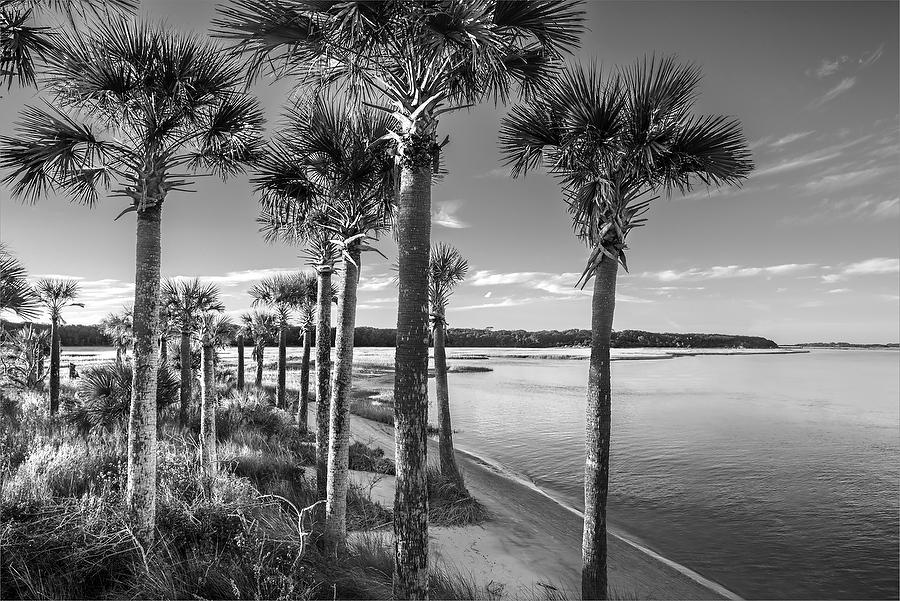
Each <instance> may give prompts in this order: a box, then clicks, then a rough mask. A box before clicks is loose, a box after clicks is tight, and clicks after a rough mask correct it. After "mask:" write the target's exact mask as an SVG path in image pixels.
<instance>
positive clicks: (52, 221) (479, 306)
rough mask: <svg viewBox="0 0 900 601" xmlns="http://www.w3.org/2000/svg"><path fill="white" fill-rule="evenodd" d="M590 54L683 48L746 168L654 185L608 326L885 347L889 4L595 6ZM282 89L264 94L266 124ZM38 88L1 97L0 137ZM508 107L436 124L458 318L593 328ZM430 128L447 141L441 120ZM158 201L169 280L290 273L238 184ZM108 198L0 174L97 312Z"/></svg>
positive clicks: (892, 125) (1, 194)
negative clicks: (518, 157) (517, 168)
mask: <svg viewBox="0 0 900 601" xmlns="http://www.w3.org/2000/svg"><path fill="white" fill-rule="evenodd" d="M142 5H143V7H142V12H143V13H145V14H146V15H149V16H150V17H152V18H154V19H165V20H166V21H167V22H168V23H170V24H172V26H177V27H184V28H194V29H198V30H205V29H206V28H207V26H208V22H209V19H210V17H211V16H212V14H213V7H214V3H213V2H206V1H205V0H193V1H192V2H182V1H180V0H168V1H163V0H158V1H152V0H143V2H142ZM588 25H589V27H590V32H589V33H588V34H586V35H585V36H584V40H583V48H582V50H581V51H580V52H579V57H580V58H582V59H591V58H596V59H598V60H600V61H601V62H602V64H603V65H604V67H607V66H612V65H615V64H621V63H624V62H630V61H632V60H634V59H635V58H636V57H640V56H643V55H644V54H647V53H652V52H656V53H658V54H670V53H675V54H677V55H679V57H681V58H682V59H683V60H685V61H694V62H696V63H698V64H699V65H700V66H702V68H703V72H704V80H703V83H702V95H701V98H700V100H699V102H698V105H697V109H698V111H701V112H713V113H726V114H729V115H734V116H736V117H738V118H740V120H741V121H742V122H743V124H744V131H745V134H746V136H747V139H748V140H749V141H750V142H751V145H752V148H753V154H754V160H755V162H756V165H757V170H756V172H755V173H754V174H753V175H752V176H751V178H750V179H749V180H748V181H747V183H746V185H745V186H744V187H743V188H741V189H729V190H721V191H715V190H713V191H706V190H698V191H696V192H694V193H692V194H690V195H688V196H687V197H673V198H671V199H665V198H664V199H661V200H659V201H658V202H657V203H656V205H655V206H654V207H653V209H652V211H651V213H650V215H649V217H650V222H649V224H648V225H647V226H646V227H644V228H642V229H641V230H637V231H635V232H634V233H633V234H632V236H631V237H630V246H631V251H630V255H629V266H630V268H631V273H630V274H622V276H621V277H620V281H619V296H618V304H617V307H616V322H615V327H616V329H625V328H636V329H645V330H653V331H674V332H697V331H700V332H721V333H735V334H756V335H762V336H766V337H769V338H772V339H774V340H776V341H777V342H779V343H785V344H787V343H792V342H800V341H812V340H826V341H827V340H848V341H857V342H895V341H897V340H898V337H900V336H898V334H900V321H898V319H900V317H898V313H900V312H898V308H900V300H898V298H900V297H898V292H900V276H898V271H900V260H898V257H900V237H898V236H900V234H898V232H900V229H898V224H900V223H898V222H900V199H898V192H900V186H898V183H900V182H898V174H900V166H898V158H900V133H898V101H900V99H898V72H900V65H898V4H897V3H896V2H881V3H863V2H852V3H846V4H844V3H838V2H820V3H817V2H799V3H786V2H778V3H764V2H748V3H739V2H593V3H590V5H589V22H588ZM287 89H288V88H287V86H286V85H285V84H283V83H279V84H274V85H264V86H260V87H258V88H257V90H256V92H257V93H258V94H259V96H260V98H261V99H262V101H263V103H264V104H265V106H266V108H267V110H268V112H269V115H270V127H276V126H277V121H278V115H279V111H280V106H281V105H282V103H283V102H284V100H285V98H286V91H287ZM36 101H38V97H37V96H36V94H35V93H34V92H33V91H18V92H17V91H12V92H10V93H4V96H3V98H2V100H0V131H2V132H3V133H8V132H9V131H11V127H12V122H13V121H15V119H16V114H17V112H18V111H19V110H20V109H21V107H22V106H24V105H25V104H26V103H33V102H36ZM503 114H504V109H503V107H499V108H495V107H494V106H492V105H486V106H482V107H479V108H478V109H476V110H473V111H471V112H468V113H464V114H458V115H454V116H453V117H450V118H447V119H445V120H444V121H443V122H442V130H443V132H446V133H448V134H450V140H451V142H450V145H449V146H448V147H446V164H447V167H448V168H449V170H450V175H449V176H448V177H447V178H446V179H445V180H444V181H443V182H442V183H441V184H440V185H438V186H437V187H436V188H435V189H434V192H433V202H434V210H433V215H434V218H433V229H432V236H433V239H434V240H442V241H445V242H448V243H451V244H454V245H456V246H457V247H458V248H459V249H460V250H461V252H462V253H463V254H464V255H465V256H467V257H468V259H469V264H470V267H471V269H470V274H469V278H468V280H467V281H466V283H465V284H463V285H462V286H461V287H460V288H459V289H458V291H457V292H456V294H455V296H454V297H453V299H452V307H451V309H450V312H449V315H448V318H449V321H450V325H451V326H454V327H485V326H493V327H495V328H523V329H565V328H575V327H577V328H587V327H589V325H590V312H589V299H588V296H587V293H582V292H580V291H577V290H575V289H574V288H573V284H574V283H575V281H576V280H577V277H578V274H579V273H580V272H581V269H582V267H583V264H584V261H585V259H586V249H585V248H584V247H583V246H582V245H581V244H580V243H579V242H578V241H577V240H576V239H575V237H574V236H573V235H572V230H571V223H570V221H569V218H568V216H567V214H566V210H565V206H564V204H563V201H562V200H561V196H560V193H559V190H558V188H557V186H556V185H555V183H554V182H553V181H552V180H551V179H550V178H548V177H546V176H544V175H542V174H540V173H536V174H534V175H531V174H529V176H528V177H527V179H525V180H511V179H510V178H509V177H508V176H507V174H506V171H505V170H504V169H503V168H502V166H501V162H500V160H499V156H498V153H497V141H496V140H497V137H496V134H497V126H498V121H499V119H500V117H501V116H502V115H503ZM443 132H442V134H443ZM196 187H197V192H196V193H193V194H172V195H170V197H169V198H168V199H167V201H166V204H165V209H164V223H163V275H164V276H179V275H181V276H199V277H202V278H205V279H207V280H210V281H213V282H215V283H217V284H219V285H220V286H221V289H222V292H223V296H224V301H225V303H226V304H227V306H228V309H229V310H230V311H234V312H238V311H240V310H241V309H244V308H246V307H247V306H248V305H249V301H248V297H247V294H246V290H247V288H248V287H249V286H250V285H252V284H253V282H254V281H256V280H257V279H258V278H260V277H262V276H264V275H267V274H270V273H275V272H277V271H282V270H292V269H298V268H302V267H303V264H302V259H300V258H299V257H298V255H299V252H300V249H297V248H289V247H284V246H274V245H269V244H266V243H265V242H264V241H263V240H262V238H261V237H260V235H259V234H258V233H257V231H256V225H255V223H254V219H255V217H256V213H257V206H256V199H255V198H254V197H253V194H252V193H251V191H250V189H249V187H248V184H247V180H246V177H243V178H241V177H238V178H234V179H232V180H229V182H228V183H227V184H225V183H221V182H218V181H214V180H213V179H212V178H201V179H200V180H199V181H198V183H197V186H196ZM122 208H123V204H122V202H121V200H120V199H104V200H102V201H101V202H100V203H99V204H98V206H97V207H95V208H94V209H87V208H84V207H82V206H78V205H74V204H70V203H68V202H67V201H66V199H65V198H46V199H42V200H41V201H40V202H39V203H37V204H36V205H31V206H26V205H23V204H21V203H20V202H19V201H18V200H16V199H12V198H10V194H9V191H8V189H5V188H0V236H2V239H3V241H4V242H7V243H8V244H9V245H10V246H11V247H12V248H13V249H14V250H15V252H17V253H18V255H19V256H20V257H21V259H22V260H23V261H24V262H25V264H26V266H27V267H28V269H29V270H30V272H31V273H32V274H35V275H48V274H55V275H61V276H66V277H74V278H79V279H80V281H81V285H82V300H83V301H84V302H85V305H86V306H85V308H84V309H83V310H81V309H72V310H70V311H69V312H68V314H67V319H68V321H69V322H70V323H93V322H96V321H98V320H99V319H100V318H101V317H102V316H103V315H104V314H106V313H107V312H109V311H113V310H116V309H118V308H120V307H121V306H122V305H124V304H129V303H130V302H131V301H130V295H131V294H132V293H133V285H132V281H133V274H134V225H133V219H130V220H129V219H124V218H123V219H122V220H120V221H118V222H115V223H113V218H114V217H115V215H116V214H117V213H118V212H119V211H120V210H121V209H122ZM379 248H380V249H381V251H382V252H384V253H385V254H386V255H387V256H388V260H387V261H385V260H384V259H383V258H381V257H378V256H376V255H374V254H372V256H368V257H365V261H367V262H366V263H365V264H364V269H363V279H362V282H361V293H360V313H359V318H358V320H357V321H358V323H359V324H360V325H372V326H378V327H391V326H393V325H395V323H396V300H395V298H396V288H395V285H394V284H393V282H392V271H391V267H390V266H391V264H392V263H393V262H394V261H395V257H396V249H395V247H394V244H393V242H392V241H391V240H390V239H386V240H383V241H382V242H381V243H380V244H379Z"/></svg>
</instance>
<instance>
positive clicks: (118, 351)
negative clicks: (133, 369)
mask: <svg viewBox="0 0 900 601" xmlns="http://www.w3.org/2000/svg"><path fill="white" fill-rule="evenodd" d="M122 361H123V359H122V345H121V344H118V345H116V363H118V364H119V365H122Z"/></svg>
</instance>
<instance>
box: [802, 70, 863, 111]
mask: <svg viewBox="0 0 900 601" xmlns="http://www.w3.org/2000/svg"><path fill="white" fill-rule="evenodd" d="M855 85H856V77H845V78H844V79H842V80H841V81H840V83H838V84H837V85H836V86H834V87H833V88H831V89H830V90H828V91H827V92H825V93H824V94H823V95H822V96H820V97H819V98H817V99H815V100H813V101H812V102H811V103H809V108H811V109H817V108H819V107H821V106H822V105H823V104H825V103H826V102H830V101H832V100H834V99H835V98H837V97H838V96H840V95H841V94H843V93H844V92H846V91H848V90H850V89H851V88H852V87H853V86H855Z"/></svg>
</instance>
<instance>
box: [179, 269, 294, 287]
mask: <svg viewBox="0 0 900 601" xmlns="http://www.w3.org/2000/svg"><path fill="white" fill-rule="evenodd" d="M296 271H297V268H296V267H294V268H289V267H272V268H265V269H245V270H243V271H229V272H228V273H226V274H225V275H201V276H194V275H176V276H174V277H172V278H171V279H173V280H187V279H193V278H195V277H196V278H198V279H199V280H200V281H202V282H208V283H210V284H217V285H219V286H225V287H231V286H238V285H240V284H248V283H250V282H258V281H259V280H262V279H264V278H267V277H271V276H274V275H279V274H283V273H291V272H296Z"/></svg>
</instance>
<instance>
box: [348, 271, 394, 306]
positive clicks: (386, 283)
mask: <svg viewBox="0 0 900 601" xmlns="http://www.w3.org/2000/svg"><path fill="white" fill-rule="evenodd" d="M394 280H395V276H393V275H369V276H362V277H361V278H360V280H359V286H358V287H357V288H358V289H359V290H384V289H385V288H389V287H391V286H393V285H394ZM370 302H371V301H370Z"/></svg>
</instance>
